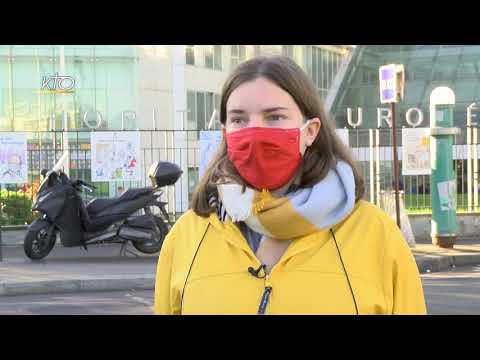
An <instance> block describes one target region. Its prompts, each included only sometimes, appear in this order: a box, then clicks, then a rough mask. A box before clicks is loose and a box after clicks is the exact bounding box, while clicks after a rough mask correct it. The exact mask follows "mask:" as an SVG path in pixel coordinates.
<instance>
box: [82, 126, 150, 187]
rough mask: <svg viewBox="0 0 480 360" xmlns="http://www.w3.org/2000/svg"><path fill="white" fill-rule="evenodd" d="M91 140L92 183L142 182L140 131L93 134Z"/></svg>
mask: <svg viewBox="0 0 480 360" xmlns="http://www.w3.org/2000/svg"><path fill="white" fill-rule="evenodd" d="M90 140H91V144H92V181H138V180H141V173H140V171H141V168H140V164H139V156H140V133H139V132H138V131H126V132H124V131H122V132H115V131H108V132H93V133H91V138H90Z"/></svg>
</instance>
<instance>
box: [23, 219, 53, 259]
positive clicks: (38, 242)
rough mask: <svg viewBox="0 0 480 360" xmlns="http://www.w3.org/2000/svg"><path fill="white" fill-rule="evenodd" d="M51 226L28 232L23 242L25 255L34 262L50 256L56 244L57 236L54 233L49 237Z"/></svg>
mask: <svg viewBox="0 0 480 360" xmlns="http://www.w3.org/2000/svg"><path fill="white" fill-rule="evenodd" d="M49 226H51V225H50V224H46V226H45V227H42V228H41V229H38V230H33V231H28V232H27V234H26V235H25V240H24V242H23V250H24V251H25V254H26V255H27V256H28V257H29V258H30V259H32V260H40V259H43V258H44V257H45V256H47V255H48V254H50V251H52V249H53V247H54V245H55V242H56V234H55V232H53V233H52V234H51V235H50V236H48V229H49Z"/></svg>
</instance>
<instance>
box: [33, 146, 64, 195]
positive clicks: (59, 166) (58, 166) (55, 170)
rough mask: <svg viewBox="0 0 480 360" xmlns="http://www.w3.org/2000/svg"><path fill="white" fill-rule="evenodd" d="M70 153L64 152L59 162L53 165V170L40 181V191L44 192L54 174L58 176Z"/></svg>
mask: <svg viewBox="0 0 480 360" xmlns="http://www.w3.org/2000/svg"><path fill="white" fill-rule="evenodd" d="M67 156H68V153H67V152H64V153H63V155H62V157H61V158H60V159H58V161H57V163H56V164H55V165H54V166H53V168H52V170H50V171H49V172H48V173H47V175H46V176H45V178H44V179H43V180H42V182H41V183H40V186H39V188H38V192H42V190H44V188H45V187H46V186H47V183H48V181H49V180H50V177H51V176H52V175H53V176H55V177H58V172H59V171H60V170H61V169H62V166H63V163H64V162H65V160H66V159H67Z"/></svg>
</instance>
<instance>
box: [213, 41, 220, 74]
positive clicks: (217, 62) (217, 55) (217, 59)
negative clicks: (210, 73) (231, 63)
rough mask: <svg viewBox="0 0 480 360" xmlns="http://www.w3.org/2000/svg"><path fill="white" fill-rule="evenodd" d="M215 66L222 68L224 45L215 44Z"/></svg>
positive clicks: (218, 68) (216, 68)
mask: <svg viewBox="0 0 480 360" xmlns="http://www.w3.org/2000/svg"><path fill="white" fill-rule="evenodd" d="M213 61H214V63H213V67H214V69H215V70H220V71H221V70H222V46H221V45H215V46H214V47H213Z"/></svg>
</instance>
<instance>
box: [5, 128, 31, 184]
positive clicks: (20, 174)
mask: <svg viewBox="0 0 480 360" xmlns="http://www.w3.org/2000/svg"><path fill="white" fill-rule="evenodd" d="M27 182H28V165H27V136H26V134H25V133H18V132H16V133H2V134H0V184H24V183H27Z"/></svg>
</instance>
